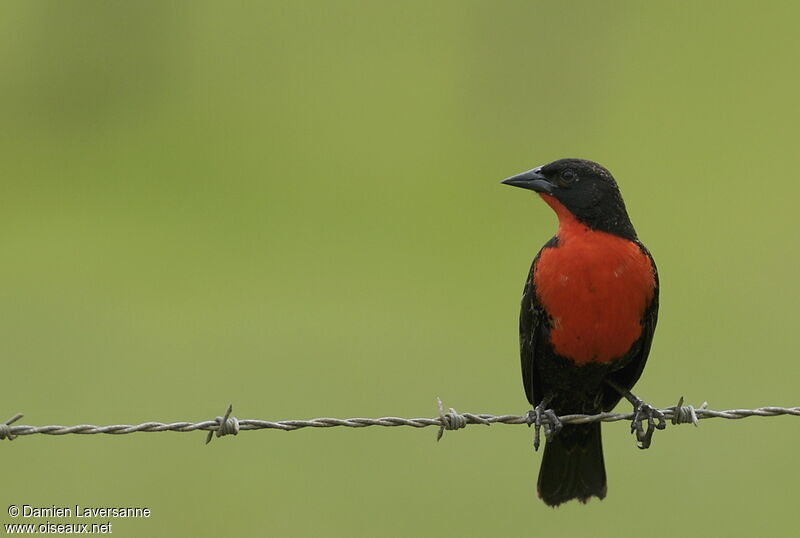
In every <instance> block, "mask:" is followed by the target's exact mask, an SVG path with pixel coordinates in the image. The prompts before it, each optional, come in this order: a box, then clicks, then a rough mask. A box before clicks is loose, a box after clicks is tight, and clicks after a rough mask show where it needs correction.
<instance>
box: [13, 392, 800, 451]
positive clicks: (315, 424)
mask: <svg viewBox="0 0 800 538" xmlns="http://www.w3.org/2000/svg"><path fill="white" fill-rule="evenodd" d="M438 406H439V416H438V417H434V418H401V417H380V418H358V417H357V418H331V417H320V418H314V419H309V420H278V421H270V420H259V419H237V418H236V417H233V416H231V413H232V412H233V406H229V407H228V409H227V412H226V413H225V415H224V416H222V417H216V419H214V420H206V421H203V422H170V423H164V422H144V423H142V424H111V425H107V426H96V425H93V424H77V425H74V426H62V425H58V424H54V425H49V426H29V425H24V424H20V425H12V424H13V423H14V422H16V421H17V420H19V419H20V418H22V416H23V415H22V414H21V413H19V414H17V415H14V416H13V417H11V418H10V419H9V420H7V421H6V422H4V423H0V440H2V439H9V440H13V439H15V438H16V437H19V436H25V435H34V434H43V435H69V434H80V435H93V434H100V433H104V434H111V435H123V434H128V433H135V432H166V431H172V432H193V431H198V430H201V431H207V432H208V433H209V435H208V436H207V438H206V443H208V442H210V441H211V439H212V437H213V436H216V437H222V436H224V435H237V434H238V433H239V432H240V431H252V430H265V429H274V430H283V431H294V430H299V429H302V428H335V427H345V428H366V427H368V426H384V427H398V426H409V427H412V428H426V427H428V426H437V427H438V428H439V432H438V434H437V440H438V439H441V437H442V434H443V433H444V431H445V430H456V429H460V428H465V427H466V426H468V425H472V424H481V425H487V426H488V425H491V424H529V421H530V419H529V417H528V415H527V414H525V415H490V414H486V413H480V414H473V413H458V412H457V411H455V409H453V408H450V409H449V410H448V411H447V412H445V411H444V406H443V405H442V402H441V400H438ZM706 406H707V404H706V403H704V404H703V405H702V406H700V407H698V408H695V407H693V406H691V405H683V398H681V399H680V400H679V401H678V404H677V405H675V406H673V407H668V408H665V409H660V410H659V411H661V413H663V414H664V417H665V418H666V419H667V420H670V421H671V422H672V424H684V423H691V424H694V425H695V426H697V423H698V421H700V420H705V419H710V418H724V419H729V420H738V419H743V418H748V417H774V416H779V415H794V416H800V407H776V406H765V407H758V408H755V409H727V410H724V411H714V410H712V409H707V408H706ZM558 418H559V420H561V422H563V423H564V424H586V423H589V422H618V421H621V420H632V419H633V413H599V414H596V415H562V416H560V417H558ZM547 422H548V420H547V418H546V417H543V420H542V423H543V424H544V423H547Z"/></svg>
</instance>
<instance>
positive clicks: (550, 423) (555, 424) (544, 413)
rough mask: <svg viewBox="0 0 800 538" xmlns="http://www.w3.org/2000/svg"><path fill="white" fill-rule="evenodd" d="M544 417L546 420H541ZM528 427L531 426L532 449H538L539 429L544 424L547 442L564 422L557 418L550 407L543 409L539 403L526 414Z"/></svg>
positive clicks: (559, 429)
mask: <svg viewBox="0 0 800 538" xmlns="http://www.w3.org/2000/svg"><path fill="white" fill-rule="evenodd" d="M543 417H544V418H546V419H547V422H543V421H542V418H543ZM526 420H527V422H528V427H530V426H533V427H534V429H533V449H534V450H539V444H540V438H539V430H540V429H541V427H542V426H544V438H545V439H547V442H548V443H549V442H550V441H551V440H552V439H553V436H554V435H556V434H557V433H558V432H560V431H561V428H563V427H564V424H563V423H562V422H561V420H559V418H558V415H556V412H555V411H553V410H552V409H544V408H543V407H542V405H541V404H539V405H537V406H536V407H535V408H533V409H531V410H530V411H528V414H527V416H526Z"/></svg>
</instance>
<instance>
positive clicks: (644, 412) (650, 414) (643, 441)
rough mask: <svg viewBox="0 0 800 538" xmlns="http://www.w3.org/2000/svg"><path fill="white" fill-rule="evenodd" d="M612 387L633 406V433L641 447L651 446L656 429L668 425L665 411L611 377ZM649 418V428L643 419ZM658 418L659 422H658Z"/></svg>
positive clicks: (609, 382) (607, 380) (608, 381)
mask: <svg viewBox="0 0 800 538" xmlns="http://www.w3.org/2000/svg"><path fill="white" fill-rule="evenodd" d="M606 383H608V384H609V385H610V386H611V388H613V389H614V390H616V391H617V392H619V393H620V394H621V395H622V396H624V397H625V399H626V400H628V401H629V402H630V403H631V405H632V406H633V421H632V422H631V433H633V432H636V441H637V442H638V443H639V448H641V449H645V448H650V442H651V441H652V439H653V432H655V430H663V429H664V428H666V427H667V422H666V420H665V419H664V413H662V412H661V411H659V410H658V409H656V408H655V407H653V406H652V405H650V404H648V403H645V402H644V401H643V400H641V399H640V398H637V397H636V396H634V395H633V394H632V393H631V391H629V390H626V389H624V388H622V387H620V386H619V385H617V384H616V383H614V382H613V381H611V380H610V379H606ZM645 417H646V418H647V430H645V429H644V427H643V426H642V419H644V418H645ZM656 419H658V423H657V424H656Z"/></svg>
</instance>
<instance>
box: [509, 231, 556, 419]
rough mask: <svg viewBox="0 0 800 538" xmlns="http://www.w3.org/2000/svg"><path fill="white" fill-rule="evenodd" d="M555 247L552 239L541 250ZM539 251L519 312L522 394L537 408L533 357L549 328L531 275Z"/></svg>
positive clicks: (539, 397)
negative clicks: (523, 391) (523, 390)
mask: <svg viewBox="0 0 800 538" xmlns="http://www.w3.org/2000/svg"><path fill="white" fill-rule="evenodd" d="M557 245H558V237H553V238H552V239H551V240H550V241H548V242H547V243H546V244H545V246H544V247H542V250H544V249H546V248H551V247H555V246H557ZM542 250H540V251H539V253H538V254H536V257H535V258H534V259H533V263H532V264H531V269H530V271H529V272H528V278H527V279H526V280H525V288H524V290H523V292H522V304H521V305H520V306H521V308H520V313H519V348H520V359H521V362H522V384H523V386H524V387H525V395H526V396H527V397H528V402H530V404H531V405H533V406H536V405H538V404H539V402H541V401H542V398H543V397H544V394H542V386H541V382H540V380H539V376H537V375H536V366H535V364H536V356H537V355H538V351H537V344H541V343H542V342H544V335H545V331H546V330H547V329H548V323H549V321H548V319H547V312H545V310H544V308H543V307H542V305H540V304H539V301H538V300H537V299H536V286H535V284H534V282H533V273H534V271H535V270H536V263H537V262H538V261H539V256H541V255H542Z"/></svg>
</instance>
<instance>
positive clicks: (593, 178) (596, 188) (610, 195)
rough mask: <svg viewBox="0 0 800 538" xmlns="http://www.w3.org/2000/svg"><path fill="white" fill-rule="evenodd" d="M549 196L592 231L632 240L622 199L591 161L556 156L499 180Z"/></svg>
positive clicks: (606, 174) (633, 234) (611, 180)
mask: <svg viewBox="0 0 800 538" xmlns="http://www.w3.org/2000/svg"><path fill="white" fill-rule="evenodd" d="M503 183H504V184H505V185H513V186H514V187H522V188H523V189H530V190H532V191H536V192H538V193H540V194H543V195H549V196H552V197H553V198H555V199H556V200H558V201H559V202H561V204H562V205H563V206H564V207H565V208H566V209H567V210H568V211H569V212H570V213H572V214H573V215H574V216H575V218H577V219H578V220H579V221H581V222H582V223H584V224H586V225H587V226H589V227H590V228H592V229H594V230H599V231H603V232H609V233H613V234H616V235H619V236H621V237H625V238H626V239H636V231H635V230H634V229H633V225H632V224H631V221H630V218H628V212H627V210H626V209H625V202H623V201H622V195H621V194H620V193H619V187H617V182H616V181H614V177H613V176H612V175H611V173H610V172H609V171H608V170H606V169H605V168H603V167H602V166H600V165H599V164H597V163H595V162H592V161H585V160H583V159H560V160H558V161H553V162H551V163H550V164H546V165H544V166H540V167H538V168H534V169H533V170H528V171H527V172H523V173H521V174H517V175H516V176H513V177H510V178H508V179H506V180H505V181H503Z"/></svg>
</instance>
